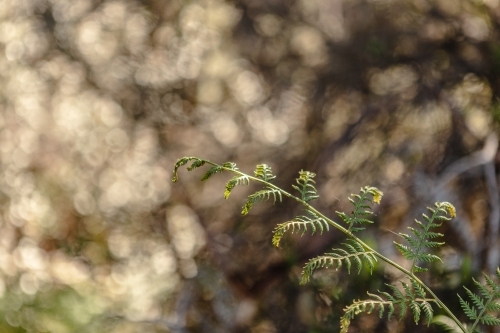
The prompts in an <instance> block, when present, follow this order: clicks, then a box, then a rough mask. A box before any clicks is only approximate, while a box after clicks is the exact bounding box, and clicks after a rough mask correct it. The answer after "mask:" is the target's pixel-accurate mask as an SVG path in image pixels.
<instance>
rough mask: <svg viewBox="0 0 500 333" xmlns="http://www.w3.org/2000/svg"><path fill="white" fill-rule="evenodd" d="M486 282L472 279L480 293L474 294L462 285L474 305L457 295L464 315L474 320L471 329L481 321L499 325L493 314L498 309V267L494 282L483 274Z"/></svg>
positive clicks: (499, 269)
mask: <svg viewBox="0 0 500 333" xmlns="http://www.w3.org/2000/svg"><path fill="white" fill-rule="evenodd" d="M483 275H484V279H485V281H486V283H485V284H484V285H483V284H481V283H479V282H478V281H476V280H475V279H472V280H473V282H474V284H475V285H476V287H477V288H478V289H479V292H480V294H481V296H480V295H478V294H474V293H473V292H472V291H470V290H469V289H467V288H466V287H464V289H465V292H466V293H467V296H469V298H470V299H471V300H472V303H473V304H474V305H471V304H470V303H469V302H467V301H465V300H464V299H463V298H462V297H460V295H458V298H459V301H460V305H461V307H462V309H463V310H464V313H465V315H466V316H467V317H468V318H469V319H470V320H474V324H473V325H472V328H471V331H473V332H474V331H477V329H476V326H477V325H478V324H479V323H481V324H484V325H490V326H500V318H499V317H496V316H494V315H493V313H498V312H499V311H500V302H499V299H500V268H497V270H496V276H497V279H498V280H499V281H498V283H495V282H494V281H493V280H492V279H491V278H490V277H489V276H488V275H486V274H483Z"/></svg>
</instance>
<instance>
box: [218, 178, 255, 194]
mask: <svg viewBox="0 0 500 333" xmlns="http://www.w3.org/2000/svg"><path fill="white" fill-rule="evenodd" d="M248 184H250V178H248V176H247V175H241V176H239V175H238V176H234V177H233V178H231V179H230V180H229V181H228V182H227V183H226V190H225V191H224V199H227V198H229V195H230V194H231V191H232V190H233V189H234V188H235V187H236V186H238V185H248Z"/></svg>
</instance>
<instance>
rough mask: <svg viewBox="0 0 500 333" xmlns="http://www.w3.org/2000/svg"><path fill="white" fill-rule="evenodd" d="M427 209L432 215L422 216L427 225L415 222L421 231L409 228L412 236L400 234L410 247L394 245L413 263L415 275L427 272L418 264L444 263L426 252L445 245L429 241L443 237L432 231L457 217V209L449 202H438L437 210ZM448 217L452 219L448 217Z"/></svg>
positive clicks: (395, 243)
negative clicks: (427, 249)
mask: <svg viewBox="0 0 500 333" xmlns="http://www.w3.org/2000/svg"><path fill="white" fill-rule="evenodd" d="M427 209H428V210H429V211H430V212H431V213H432V215H431V216H430V217H429V216H427V215H426V214H422V217H423V219H424V221H426V223H425V224H424V223H422V222H420V221H418V220H415V223H416V224H417V226H418V227H419V229H416V228H412V227H408V229H410V231H411V232H412V235H408V234H402V233H400V234H399V235H400V236H401V237H403V238H404V239H405V240H406V241H407V242H408V246H406V245H403V244H400V243H397V242H394V245H395V246H396V248H397V249H398V250H399V252H401V254H402V255H403V256H404V257H405V258H406V259H408V260H411V261H413V265H412V272H413V273H415V272H425V271H427V269H426V268H423V267H420V266H418V265H417V263H418V262H434V261H442V260H441V258H439V257H438V256H436V255H433V254H429V253H426V252H425V251H426V248H433V247H438V246H441V245H443V244H444V243H442V242H435V241H430V240H429V239H434V238H437V237H442V236H443V234H440V233H437V232H433V231H431V229H432V228H438V227H440V226H441V224H442V221H449V220H451V217H453V216H455V208H454V207H453V205H452V204H450V203H448V202H437V203H436V204H435V208H430V207H427ZM448 215H450V216H451V217H448ZM436 221H439V222H436Z"/></svg>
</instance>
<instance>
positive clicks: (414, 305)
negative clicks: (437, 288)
mask: <svg viewBox="0 0 500 333" xmlns="http://www.w3.org/2000/svg"><path fill="white" fill-rule="evenodd" d="M410 285H411V286H410ZM410 285H408V284H407V283H405V282H401V286H402V290H399V289H398V288H396V287H395V286H393V285H390V284H386V286H387V287H389V288H390V289H391V291H392V295H391V294H390V293H388V292H380V291H379V293H380V294H381V296H380V295H376V294H371V293H368V296H370V297H371V299H367V300H357V301H354V303H352V304H351V305H349V306H347V307H346V308H345V309H344V315H343V316H342V318H341V320H340V329H341V332H342V333H346V332H347V331H348V329H349V325H350V323H351V319H353V318H354V317H355V316H356V315H358V314H360V313H371V312H372V311H373V310H375V309H376V308H378V315H379V317H380V318H382V317H383V316H384V312H385V310H386V307H387V319H388V320H390V319H391V317H392V315H393V314H394V312H395V311H396V307H397V309H398V310H399V320H401V319H402V318H403V317H404V316H405V315H406V313H407V312H408V310H410V311H411V312H412V314H413V320H414V321H415V323H416V324H418V322H419V321H420V318H421V316H422V312H423V314H424V315H425V318H426V319H427V325H429V324H430V322H431V320H432V317H433V316H434V311H433V310H432V306H431V304H430V303H429V302H434V299H432V298H430V299H429V298H426V293H425V291H424V289H423V288H422V286H420V284H419V283H418V282H417V281H415V280H414V279H411V278H410Z"/></svg>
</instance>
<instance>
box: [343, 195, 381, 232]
mask: <svg viewBox="0 0 500 333" xmlns="http://www.w3.org/2000/svg"><path fill="white" fill-rule="evenodd" d="M383 195H384V193H383V192H382V191H380V190H379V189H377V188H376V187H372V186H365V187H363V188H361V190H360V194H351V197H350V198H349V201H350V202H351V203H352V205H353V206H354V210H353V212H352V213H351V215H347V214H346V213H343V212H336V213H337V215H338V216H339V217H340V218H341V219H342V220H343V221H344V222H345V223H346V224H347V225H348V226H349V227H348V230H349V231H350V232H356V231H360V230H363V229H365V228H364V227H360V226H361V225H363V224H371V223H373V221H371V220H369V219H367V218H366V216H369V215H373V212H372V211H371V206H370V204H374V203H377V204H378V203H380V200H381V199H382V196H383Z"/></svg>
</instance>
